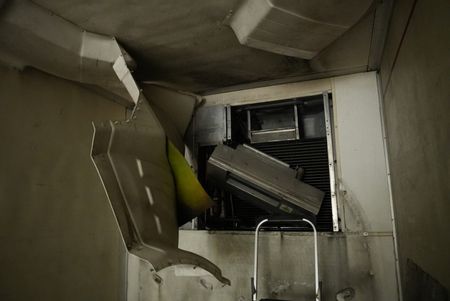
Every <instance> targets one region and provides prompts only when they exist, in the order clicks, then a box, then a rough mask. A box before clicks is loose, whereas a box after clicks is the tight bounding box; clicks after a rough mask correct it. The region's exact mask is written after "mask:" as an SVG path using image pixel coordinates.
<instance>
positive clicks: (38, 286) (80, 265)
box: [0, 50, 126, 301]
mask: <svg viewBox="0 0 450 301" xmlns="http://www.w3.org/2000/svg"><path fill="white" fill-rule="evenodd" d="M30 51H32V50H30ZM0 105H1V109H0V120H1V127H0V138H1V147H0V169H1V172H0V246H1V247H0V300H2V301H3V300H4V301H10V300H24V301H25V300H55V301H56V300H65V301H68V300H77V301H79V300H105V301H106V300H108V301H109V300H124V298H125V276H124V275H125V268H126V259H125V258H126V256H125V251H124V250H125V249H124V246H123V243H122V241H121V238H120V235H119V231H118V227H117V226H116V223H115V220H114V217H113V214H112V210H111V208H110V206H109V203H108V201H107V198H106V195H105V193H104V191H103V188H102V185H101V182H100V181H99V178H98V176H97V173H96V171H95V168H94V166H93V164H92V163H91V160H90V156H89V153H90V145H91V138H92V127H91V122H92V121H93V120H107V119H111V118H112V119H121V118H123V117H124V116H125V110H124V109H123V108H122V107H121V106H119V105H117V104H115V103H113V102H111V101H109V100H106V99H104V98H102V97H100V96H98V95H96V94H94V93H92V92H90V91H88V90H86V89H84V88H82V87H80V86H79V85H77V84H74V83H71V82H68V81H65V80H61V79H57V78H54V77H52V76H49V75H46V74H43V73H41V72H38V71H33V70H26V71H24V72H18V71H12V70H6V69H0Z"/></svg>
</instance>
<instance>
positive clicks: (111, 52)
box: [0, 0, 139, 106]
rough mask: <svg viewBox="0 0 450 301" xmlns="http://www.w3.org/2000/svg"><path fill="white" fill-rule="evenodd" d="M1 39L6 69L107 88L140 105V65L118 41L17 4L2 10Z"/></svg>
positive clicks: (124, 101)
mask: <svg viewBox="0 0 450 301" xmlns="http://www.w3.org/2000/svg"><path fill="white" fill-rule="evenodd" d="M18 37H20V38H18ZM0 40H1V41H2V43H1V44H0V52H1V53H2V54H5V57H8V61H7V62H4V63H6V64H11V63H12V62H14V65H15V67H19V68H23V67H26V66H31V67H34V68H37V69H39V70H42V71H45V72H47V73H50V74H53V75H55V76H58V77H62V78H65V79H68V80H73V81H77V82H80V83H84V84H89V85H93V86H96V87H99V88H102V89H104V90H106V91H108V92H109V93H112V94H113V95H114V96H115V99H116V100H117V101H119V102H121V103H122V104H125V105H127V106H133V105H134V104H135V103H136V101H137V100H138V97H139V89H138V87H137V85H136V83H135V82H134V80H133V77H132V75H131V71H130V68H131V69H132V68H133V67H134V66H135V63H134V61H133V59H132V58H131V57H130V56H129V55H128V54H127V53H126V52H125V51H124V50H123V49H122V48H121V47H120V46H119V44H118V43H117V41H116V40H115V38H113V37H110V36H105V35H100V34H96V33H92V32H88V31H86V30H83V29H82V28H80V27H78V26H76V25H74V24H72V23H70V22H68V21H66V20H64V19H63V18H61V17H59V16H57V15H55V14H52V13H51V12H50V11H48V10H46V9H43V8H41V7H40V6H38V5H36V4H34V3H32V2H30V1H24V0H17V1H11V2H9V3H7V4H6V5H5V6H4V7H3V9H2V15H1V17H0Z"/></svg>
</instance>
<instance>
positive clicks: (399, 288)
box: [377, 72, 403, 301]
mask: <svg viewBox="0 0 450 301" xmlns="http://www.w3.org/2000/svg"><path fill="white" fill-rule="evenodd" d="M377 85H378V103H379V108H380V115H381V116H380V117H381V132H382V135H383V148H384V158H385V160H386V162H385V164H386V172H387V180H388V189H389V203H390V207H391V220H392V237H393V240H394V259H395V275H396V278H397V292H398V298H399V300H400V301H403V291H402V282H401V274H400V262H399V256H398V240H397V226H396V220H395V210H394V196H393V193H392V178H391V168H390V164H389V153H388V148H387V134H386V123H385V120H384V103H383V91H382V85H381V81H380V74H379V73H378V72H377Z"/></svg>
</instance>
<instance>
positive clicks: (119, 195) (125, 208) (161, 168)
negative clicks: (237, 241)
mask: <svg viewBox="0 0 450 301" xmlns="http://www.w3.org/2000/svg"><path fill="white" fill-rule="evenodd" d="M94 128H95V132H94V138H93V145H92V158H93V161H94V164H95V166H96V168H97V171H98V173H99V176H100V178H101V179H102V183H103V186H104V188H105V191H106V193H107V196H108V199H109V201H110V203H111V206H112V208H113V210H114V214H115V216H116V219H117V222H118V224H119V227H120V230H121V233H122V237H123V239H124V241H125V244H126V246H127V248H128V250H129V251H130V252H131V253H132V254H134V255H136V256H138V257H140V258H142V259H144V260H145V261H147V262H148V263H149V264H150V265H151V271H152V272H154V273H155V274H154V276H155V279H158V276H157V274H156V272H158V271H160V270H162V269H164V268H166V267H169V266H172V265H180V264H181V265H188V266H191V267H193V268H194V269H195V268H196V267H200V268H202V269H204V270H206V271H208V272H210V273H211V274H212V275H213V276H215V277H216V278H217V279H218V280H219V281H221V282H222V283H224V284H230V282H229V280H228V279H226V278H225V277H223V276H222V273H221V271H220V269H219V268H218V267H217V266H215V265H214V264H213V263H211V262H210V261H208V260H207V259H205V258H203V257H201V256H199V255H196V254H193V253H191V252H187V251H184V250H181V249H179V248H178V222H177V210H176V206H177V204H176V196H175V194H176V192H175V184H174V178H173V175H172V172H171V168H170V166H169V161H168V159H167V154H166V135H165V132H164V130H163V128H162V126H161V124H160V123H159V121H158V119H157V118H156V115H155V113H154V112H153V110H152V109H151V107H150V105H149V104H148V103H147V100H146V99H145V97H144V96H143V94H141V97H140V99H139V101H138V104H137V105H136V107H135V109H134V111H133V114H132V116H131V118H130V119H128V120H126V121H114V122H112V121H110V122H105V123H97V124H95V125H94Z"/></svg>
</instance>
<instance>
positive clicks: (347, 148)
mask: <svg viewBox="0 0 450 301" xmlns="http://www.w3.org/2000/svg"><path fill="white" fill-rule="evenodd" d="M333 113H334V118H333V119H334V137H335V148H336V159H337V164H336V166H337V179H336V183H337V185H338V190H337V191H338V194H339V205H340V206H339V207H340V209H341V211H340V218H341V226H342V228H343V229H344V230H346V231H370V232H392V220H391V207H390V202H389V188H388V180H387V170H386V159H385V154H384V145H383V135H382V124H381V115H380V102H379V95H378V86H377V75H376V73H375V72H369V73H360V74H354V75H348V76H342V77H336V78H334V79H333Z"/></svg>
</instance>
